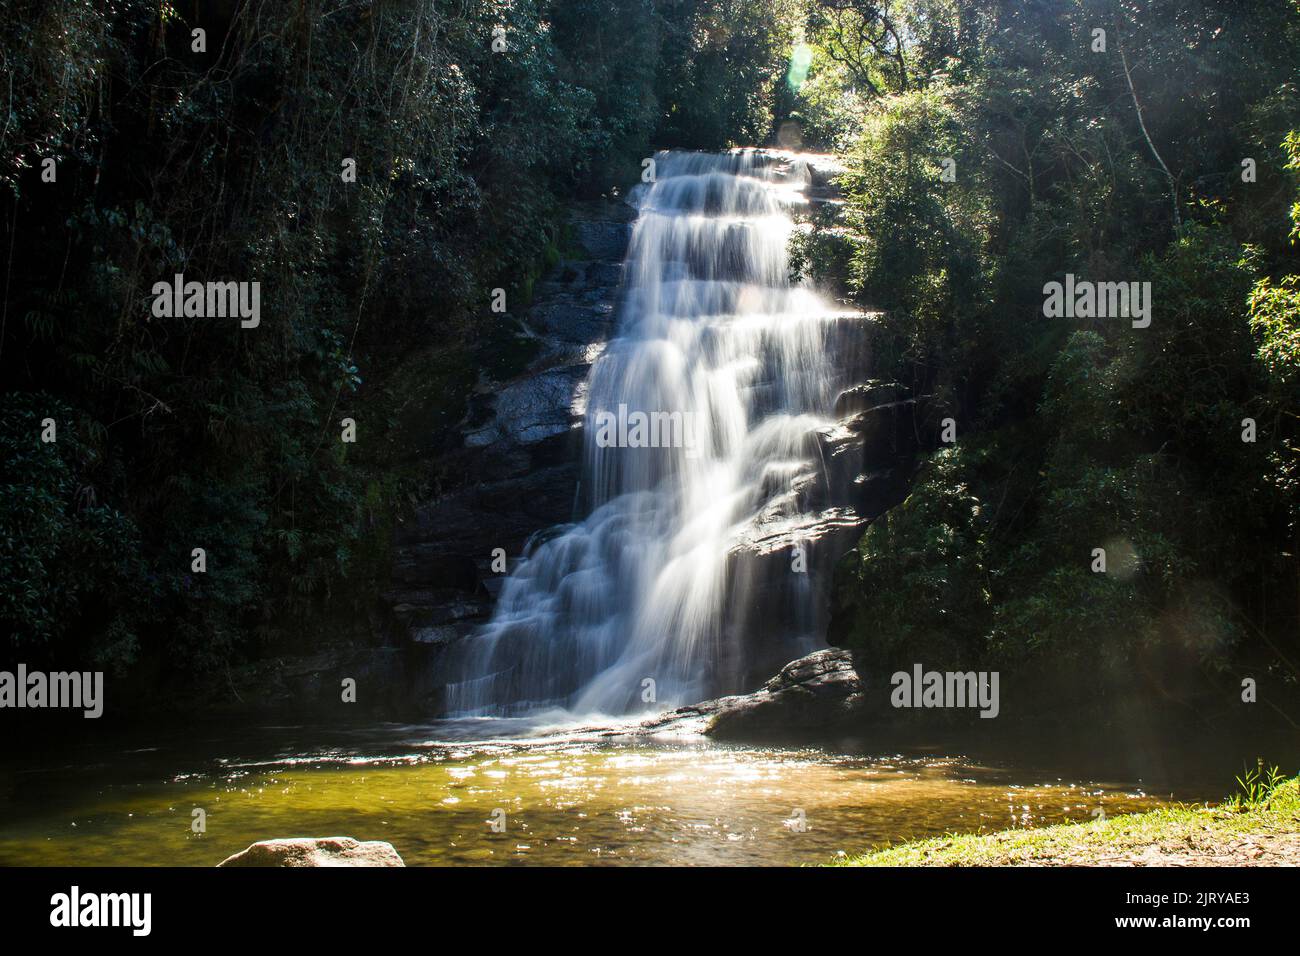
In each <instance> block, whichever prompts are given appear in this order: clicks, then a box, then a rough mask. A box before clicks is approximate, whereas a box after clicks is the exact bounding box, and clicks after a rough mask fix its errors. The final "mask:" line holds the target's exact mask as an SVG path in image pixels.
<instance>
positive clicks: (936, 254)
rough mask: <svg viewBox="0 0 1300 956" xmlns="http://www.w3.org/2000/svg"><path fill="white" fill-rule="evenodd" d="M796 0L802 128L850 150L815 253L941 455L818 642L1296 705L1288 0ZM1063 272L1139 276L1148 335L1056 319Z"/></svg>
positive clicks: (1106, 686) (1124, 326)
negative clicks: (808, 54) (835, 239)
mask: <svg viewBox="0 0 1300 956" xmlns="http://www.w3.org/2000/svg"><path fill="white" fill-rule="evenodd" d="M814 6H815V8H816V12H815V16H814V18H813V19H814V21H815V27H816V32H815V33H814V34H813V36H812V40H813V42H814V43H815V44H816V45H817V52H816V55H815V57H814V71H813V75H812V76H811V77H810V79H809V88H810V89H809V96H808V102H807V103H806V104H805V106H804V109H805V113H806V116H807V118H808V120H807V121H808V128H809V129H813V130H817V131H818V135H820V136H821V137H823V139H824V140H825V141H826V142H827V143H828V145H832V146H837V147H838V148H839V149H841V150H842V151H843V153H844V155H845V157H846V159H847V161H848V163H849V165H850V167H851V172H850V175H849V177H848V208H847V211H846V219H847V222H848V223H849V225H850V227H851V229H850V232H851V233H852V235H851V236H850V237H849V238H848V239H846V240H844V241H842V242H840V243H839V246H838V249H837V250H835V251H834V252H833V253H826V254H824V256H823V258H825V257H827V256H838V257H839V259H840V260H842V263H843V272H844V273H845V274H846V275H847V276H848V279H849V284H850V287H851V289H850V291H851V294H852V295H853V296H854V297H855V298H856V299H857V300H858V301H860V302H861V303H862V304H863V305H867V306H872V307H876V308H880V309H883V310H884V315H883V317H882V319H881V322H880V336H879V348H880V361H881V362H882V368H883V369H884V370H886V371H890V370H892V372H893V374H895V375H896V376H897V377H898V379H899V380H900V381H901V382H903V383H905V384H907V385H909V386H910V387H911V388H912V391H913V394H914V395H916V396H918V397H920V398H921V399H922V401H921V407H923V408H924V409H925V415H926V416H927V423H928V427H929V429H930V434H931V435H932V436H934V437H933V439H932V440H933V444H932V446H931V447H932V448H933V449H935V450H934V451H933V453H932V454H931V455H930V456H929V458H928V460H927V461H925V462H924V464H923V466H922V469H921V471H920V473H919V474H918V477H917V481H916V484H915V487H914V488H913V490H912V492H911V495H910V497H909V498H908V499H907V501H906V502H905V503H904V504H903V505H902V506H901V507H899V508H897V509H895V510H894V511H892V512H891V513H889V514H888V515H886V516H885V517H884V518H882V519H881V520H880V521H879V522H877V523H876V524H874V525H873V526H872V527H871V528H870V529H869V530H868V532H867V534H866V535H865V537H864V538H863V539H862V542H861V544H860V547H859V548H858V550H857V551H855V552H854V553H853V554H852V555H851V556H850V557H849V558H847V559H846V561H845V562H844V563H843V564H842V566H841V568H840V573H839V579H838V588H837V600H838V602H839V608H838V611H839V613H838V617H837V621H836V634H835V637H836V639H837V640H839V641H841V642H844V643H848V644H851V645H854V646H857V647H859V648H862V649H863V650H864V651H866V652H868V653H869V654H871V655H874V656H875V657H876V659H878V660H881V661H888V662H911V661H916V660H920V661H924V662H926V664H927V665H931V664H933V665H934V666H942V665H944V664H954V665H955V664H966V665H969V664H973V663H974V662H976V661H980V662H984V663H986V664H989V663H991V664H993V665H1001V666H1003V667H1005V668H1007V670H1008V673H1009V675H1010V676H1011V677H1012V678H1013V679H1014V678H1015V677H1016V676H1020V677H1023V678H1025V679H1026V681H1027V682H1028V679H1029V678H1030V677H1032V678H1033V679H1034V680H1036V681H1037V686H1039V687H1040V688H1043V689H1044V691H1045V693H1046V694H1049V695H1053V697H1052V699H1053V700H1055V701H1059V700H1060V699H1061V698H1060V697H1059V696H1056V695H1059V694H1060V693H1061V692H1062V688H1063V686H1064V685H1069V687H1071V688H1073V690H1074V692H1075V693H1077V694H1078V695H1079V697H1080V698H1081V699H1083V700H1089V701H1092V700H1096V699H1098V697H1099V695H1103V696H1104V695H1105V694H1107V693H1108V692H1119V691H1120V690H1127V689H1135V688H1138V687H1141V688H1142V689H1143V690H1144V692H1149V691H1152V690H1154V691H1155V692H1156V693H1158V694H1162V695H1165V696H1166V697H1167V698H1168V699H1170V700H1176V701H1182V702H1184V703H1186V702H1188V701H1190V700H1192V699H1193V698H1194V697H1195V695H1196V694H1197V693H1198V692H1200V691H1204V690H1205V689H1206V688H1207V687H1213V686H1215V685H1216V681H1218V680H1224V681H1226V682H1227V683H1228V684H1230V685H1232V686H1235V681H1237V680H1239V679H1240V677H1241V676H1243V675H1247V674H1249V675H1253V676H1255V677H1257V678H1259V679H1260V687H1261V690H1260V693H1261V699H1263V700H1265V701H1267V702H1269V703H1272V704H1274V705H1277V704H1279V703H1281V702H1282V701H1284V700H1287V701H1289V702H1290V709H1291V711H1292V716H1293V717H1295V716H1297V715H1296V714H1295V713H1294V711H1295V708H1294V701H1295V698H1296V695H1297V689H1298V688H1297V680H1298V679H1300V673H1298V672H1297V669H1296V668H1297V665H1298V664H1300V591H1298V584H1300V494H1298V492H1300V487H1297V478H1300V451H1297V447H1298V446H1300V427H1298V426H1300V420H1298V419H1297V409H1300V364H1298V363H1300V351H1298V349H1297V343H1298V342H1300V296H1298V293H1300V286H1298V285H1297V283H1300V255H1297V251H1298V250H1297V246H1296V240H1297V232H1296V229H1297V227H1298V226H1300V214H1298V213H1300V211H1298V209H1297V207H1296V205H1295V203H1296V201H1297V198H1300V141H1298V136H1300V134H1298V133H1297V129H1298V128H1300V88H1298V87H1297V85H1296V84H1297V79H1298V77H1297V73H1296V65H1297V63H1300V10H1298V9H1297V5H1296V4H1295V3H1294V2H1293V0H1273V2H1260V3H1252V4H1231V3H1216V2H1208V0H1202V2H1195V3H1187V2H1182V0H1178V2H1174V0H1119V2H1112V0H1053V2H1051V3H1046V2H1044V3H1037V2H1011V0H1006V2H1000V3H992V4H990V3H984V2H967V0H913V2H896V3H886V4H876V3H870V4H868V3H854V2H839V0H825V2H820V3H817V4H815V5H814ZM1097 30H1104V31H1105V35H1104V48H1102V47H1101V46H1100V45H1099V43H1098V40H1099V35H1098V34H1097V33H1096V32H1095V31H1097ZM900 37H901V38H903V39H902V40H901V41H900V39H899V38H900ZM819 68H820V72H818V69H819ZM946 160H951V161H952V162H951V163H945V161H946ZM1246 160H1251V162H1250V163H1246V162H1245V161H1246ZM1248 167H1249V168H1248ZM945 169H946V170H947V172H948V173H949V175H948V176H947V177H945V176H944V172H945ZM823 268H826V267H825V265H824V264H823ZM1067 273H1070V274H1073V275H1074V276H1075V277H1077V278H1078V279H1080V280H1090V281H1099V282H1105V281H1124V282H1149V283H1150V284H1151V302H1152V309H1151V322H1150V325H1149V327H1145V328H1135V327H1133V323H1132V322H1130V321H1129V320H1128V319H1125V318H1048V317H1046V316H1045V313H1044V298H1045V297H1044V293H1045V289H1044V286H1045V284H1046V283H1048V282H1051V281H1058V282H1059V281H1062V280H1063V279H1064V277H1065V275H1066V274H1067ZM946 417H952V418H954V419H955V421H956V423H957V440H956V441H955V442H953V443H950V444H945V443H943V442H942V441H941V440H940V439H939V438H938V432H939V424H938V423H939V421H940V420H941V419H942V418H946ZM1251 423H1253V424H1251ZM1248 439H1253V440H1248ZM1094 549H1103V550H1104V552H1105V557H1106V567H1105V571H1104V572H1103V571H1101V570H1100V569H1099V565H1097V564H1096V558H1095V556H1094ZM1216 675H1219V676H1216ZM1004 679H1005V678H1004ZM1219 686H1221V687H1222V686H1223V685H1222V684H1219ZM1220 699H1221V700H1223V701H1230V700H1235V699H1236V698H1235V696H1224V697H1221V698H1220ZM1225 706H1226V704H1225ZM1283 709H1286V708H1285V706H1284V707H1283Z"/></svg>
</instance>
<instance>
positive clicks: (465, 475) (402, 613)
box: [386, 201, 635, 654]
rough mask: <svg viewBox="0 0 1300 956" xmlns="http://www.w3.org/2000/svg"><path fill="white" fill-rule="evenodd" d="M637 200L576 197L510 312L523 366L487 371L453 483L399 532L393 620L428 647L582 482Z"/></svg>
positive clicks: (563, 508) (448, 636)
mask: <svg viewBox="0 0 1300 956" xmlns="http://www.w3.org/2000/svg"><path fill="white" fill-rule="evenodd" d="M633 218H635V211H634V210H633V209H632V208H631V207H629V206H627V205H626V204H625V203H621V202H604V201H602V202H596V203H587V204H583V205H580V206H579V207H577V208H575V209H574V210H573V212H572V214H571V217H570V228H569V237H570V240H571V243H570V247H569V248H568V249H567V250H566V252H567V253H568V254H569V258H566V259H564V260H563V261H561V262H560V263H559V264H558V265H557V266H556V267H555V268H553V269H552V270H551V271H550V273H549V274H547V275H546V276H545V277H543V278H542V280H541V281H539V282H538V283H537V285H536V287H535V289H534V298H533V301H532V303H531V304H530V305H529V307H528V308H527V309H526V310H523V311H521V312H520V313H519V314H518V315H515V316H513V317H511V319H510V321H512V322H514V323H515V324H516V326H517V327H518V329H519V335H520V340H521V341H524V342H526V343H527V345H528V347H529V348H528V354H529V355H530V356H531V359H530V361H529V362H528V365H527V366H526V367H525V368H524V369H523V370H522V371H521V372H520V373H519V374H517V375H514V376H513V377H510V378H508V379H506V380H503V381H493V380H490V379H487V378H485V379H484V380H483V381H481V382H480V383H479V388H478V394H477V395H476V396H475V397H474V399H473V401H472V402H471V407H470V409H469V412H468V414H467V415H466V418H465V421H464V422H463V423H462V425H461V428H460V433H459V443H460V447H459V448H458V449H456V450H455V451H453V452H451V453H449V454H447V455H445V456H444V458H443V461H444V465H445V467H446V468H447V470H449V471H454V473H455V474H456V475H457V479H456V481H455V487H453V488H451V489H449V490H447V491H445V492H443V493H440V494H436V495H434V496H432V497H431V498H429V499H428V500H427V501H424V502H423V503H421V504H420V505H419V507H418V508H417V511H416V516H415V520H414V521H410V522H407V523H406V524H405V525H403V526H402V527H400V528H398V530H397V532H396V534H395V542H394V543H395V554H394V562H393V583H394V586H393V589H392V590H391V591H390V592H389V593H388V594H387V595H386V598H387V601H388V603H389V605H390V606H391V607H392V611H393V614H394V615H395V617H396V619H397V622H398V626H399V627H400V628H402V629H404V631H405V633H406V635H407V636H408V638H409V639H410V641H411V642H413V643H414V644H418V645H419V646H421V647H422V648H425V649H426V650H428V651H429V652H430V653H435V654H436V653H438V652H439V651H440V650H441V649H443V648H445V647H447V646H449V645H452V644H455V643H456V642H458V641H459V640H460V639H461V638H463V637H465V636H467V635H469V634H472V633H473V632H474V630H475V629H476V627H477V626H478V625H479V624H482V623H483V622H484V621H486V620H487V618H488V617H489V615H490V613H491V608H492V604H493V601H494V599H495V597H496V594H497V592H498V590H499V588H500V585H501V582H502V580H503V575H502V574H501V573H500V571H499V565H498V567H497V568H494V567H493V566H492V565H493V560H492V556H493V553H494V552H495V551H496V549H498V548H500V549H503V550H504V551H505V553H506V554H507V555H508V556H509V558H510V559H514V558H515V557H516V556H517V555H518V554H519V553H520V552H521V551H522V550H523V548H524V545H525V543H526V542H527V540H528V539H529V537H530V536H532V535H533V534H534V533H536V532H538V531H539V530H541V529H544V528H548V527H551V526H553V525H557V524H563V523H564V522H567V521H570V520H572V518H573V516H574V507H575V499H576V492H577V488H578V482H579V467H578V460H579V457H580V454H581V450H582V423H583V417H584V415H585V397H586V396H585V384H586V380H587V377H588V374H589V372H590V370H591V365H592V363H593V362H594V361H595V360H596V359H597V358H598V357H599V356H600V354H601V352H602V351H603V349H604V344H605V342H606V341H608V339H610V338H611V337H612V336H613V334H614V323H615V315H616V312H617V300H618V296H619V294H620V286H621V283H622V274H623V256H624V253H625V252H626V250H627V244H628V239H629V237H630V235H631V221H632V219H633Z"/></svg>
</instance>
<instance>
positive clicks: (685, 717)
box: [641, 648, 867, 742]
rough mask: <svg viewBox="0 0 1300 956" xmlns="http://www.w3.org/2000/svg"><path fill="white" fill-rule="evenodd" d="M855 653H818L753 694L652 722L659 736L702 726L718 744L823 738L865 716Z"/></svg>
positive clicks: (645, 728) (648, 726)
mask: <svg viewBox="0 0 1300 956" xmlns="http://www.w3.org/2000/svg"><path fill="white" fill-rule="evenodd" d="M858 667H859V662H858V661H857V659H856V658H855V657H854V656H853V654H852V653H850V652H849V651H846V650H842V649H839V648H827V649H826V650H821V651H815V652H814V653H812V654H809V655H807V656H806V657H801V658H799V659H798V660H795V661H791V662H790V663H789V664H786V665H785V667H783V668H781V670H780V672H779V673H778V674H777V675H776V676H775V677H773V678H772V679H771V680H769V681H768V682H767V683H766V684H764V685H763V686H762V687H761V688H759V689H758V690H756V691H755V692H754V693H752V694H741V695H736V696H732V697H720V698H718V699H717V700H707V701H704V702H703V703H700V704H694V705H692V706H690V707H682V708H680V709H678V710H675V711H672V712H670V713H668V714H664V715H663V716H661V717H657V718H654V719H652V720H649V721H647V722H646V723H645V724H643V725H642V727H641V732H643V733H649V734H655V733H661V732H665V731H671V730H675V729H677V728H679V727H680V728H682V729H693V728H695V727H697V726H699V725H701V724H702V725H703V729H704V732H705V733H706V734H708V735H709V736H710V737H713V738H715V739H717V740H731V741H746V742H769V741H788V740H798V739H807V738H814V737H824V736H825V735H826V734H828V733H832V732H834V731H835V729H836V728H838V727H844V726H848V725H850V724H851V723H852V722H853V721H854V720H856V719H857V718H859V717H861V716H862V714H863V713H864V712H865V710H866V704H867V700H866V686H865V680H864V678H863V676H862V675H860V674H859V672H858Z"/></svg>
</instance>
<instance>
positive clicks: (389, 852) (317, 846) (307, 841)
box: [217, 837, 406, 866]
mask: <svg viewBox="0 0 1300 956" xmlns="http://www.w3.org/2000/svg"><path fill="white" fill-rule="evenodd" d="M217 866H406V864H405V863H403V862H402V858H401V857H400V856H398V854H397V851H396V850H395V849H393V845H392V844H391V843H385V842H383V841H382V840H370V841H367V842H365V843H362V842H361V841H359V840H354V839H352V837H292V838H290V839H284V840H261V841H259V842H257V843H254V844H253V845H252V846H250V847H249V848H248V849H247V850H242V851H240V852H239V853H236V854H235V855H234V856H228V857H226V858H225V859H224V860H222V861H221V862H220V863H218V864H217Z"/></svg>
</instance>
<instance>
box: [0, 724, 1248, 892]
mask: <svg viewBox="0 0 1300 956" xmlns="http://www.w3.org/2000/svg"><path fill="white" fill-rule="evenodd" d="M312 737H316V738H318V739H317V740H315V741H312V740H311V738H312ZM324 738H330V739H329V742H328V743H325V744H322V742H321V739H324ZM1221 790H1222V787H1220V788H1219V791H1221ZM1219 791H1214V790H1211V789H1208V788H1207V787H1204V786H1202V787H1197V786H1195V785H1190V786H1189V785H1183V786H1180V788H1179V790H1178V792H1170V791H1168V790H1165V791H1164V792H1148V789H1147V785H1146V784H1144V782H1143V781H1142V780H1137V779H1134V780H1116V779H1098V778H1094V777H1085V776H1077V777H1072V776H1062V775H1061V774H1060V772H1059V771H1056V770H1051V769H1044V766H1043V765H1042V764H1041V762H1040V763H1038V764H1037V765H1031V764H1029V763H1027V762H1022V761H1017V762H1007V761H995V762H983V761H979V760H976V759H973V758H970V757H965V756H960V755H935V754H912V755H906V754H886V753H875V754H872V753H864V752H856V753H848V752H845V753H840V752H835V751H828V750H816V749H791V748H774V747H744V746H725V745H720V744H714V743H710V742H707V741H704V740H703V739H701V738H698V737H691V736H686V737H683V738H681V739H675V740H661V741H649V740H644V739H640V740H636V739H630V738H627V737H610V736H609V735H608V734H607V733H606V734H601V733H592V732H589V731H575V730H573V729H572V728H570V729H567V730H556V729H555V728H548V729H546V730H545V731H542V730H539V729H538V728H537V727H536V726H530V725H527V724H526V723H524V722H520V721H501V720H497V721H492V720H478V721H454V722H451V721H449V722H442V723H439V724H434V725H428V726H420V727H410V726H401V727H395V726H387V727H381V728H375V729H372V730H368V731H366V732H364V733H360V734H357V733H350V734H347V735H346V736H344V735H341V733H339V732H326V731H321V730H313V731H308V730H306V729H304V728H265V729H263V730H262V731H261V732H259V733H246V734H243V735H241V736H240V738H239V739H238V740H232V739H228V738H223V737H222V735H221V734H220V733H215V734H212V733H210V734H209V735H208V736H207V737H206V738H203V739H194V738H193V736H190V737H185V738H176V739H173V740H171V741H170V742H169V743H167V744H164V745H160V746H150V747H144V748H139V747H123V748H116V749H114V748H104V747H102V746H101V747H97V748H96V749H95V750H94V751H87V752H86V753H85V754H84V755H83V756H82V757H80V758H78V757H76V756H75V755H74V756H71V757H69V756H67V755H65V756H63V757H60V758H56V759H52V760H50V761H49V762H47V763H45V764H42V763H41V762H39V761H36V762H33V761H32V760H30V759H28V760H24V761H23V762H22V764H21V765H15V766H9V767H6V768H4V769H3V770H0V864H6V865H64V864H66V865H153V864H171V865H187V866H211V865H213V864H215V863H217V862H219V861H220V860H222V859H223V858H224V857H226V856H228V855H229V854H231V853H234V852H237V851H239V850H242V849H243V848H244V847H246V846H247V845H248V844H250V843H252V842H254V841H256V840H261V839H267V838H270V837H286V836H331V835H347V836H353V837H356V838H357V839H361V840H387V841H389V842H390V843H392V844H393V845H394V846H395V847H396V848H397V850H398V852H399V853H401V855H402V857H403V858H404V859H405V860H406V862H407V864H408V865H448V864H461V865H464V864H469V865H502V864H504V865H521V864H549V865H581V864H641V865H656V864H677V865H714V864H763V865H770V864H802V863H821V862H825V861H828V860H830V859H832V858H834V856H835V855H836V854H837V853H839V852H848V853H855V852H860V851H862V850H864V849H867V848H869V847H871V846H878V845H883V844H887V843H893V842H897V841H901V840H908V839H914V838H918V837H926V836H933V835H937V834H943V833H946V832H952V831H962V832H970V831H978V830H1000V829H1005V828H1008V827H1034V826H1043V825H1047V824H1052V823H1059V822H1063V821H1067V820H1088V819H1090V817H1092V816H1095V815H1096V814H1097V811H1098V809H1099V808H1101V809H1103V810H1104V812H1105V813H1106V815H1107V816H1113V815H1115V814H1120V813H1129V812H1136V811H1141V810H1147V809H1150V808H1152V807H1155V806H1159V805H1162V804H1164V803H1167V802H1170V801H1171V800H1172V799H1174V798H1177V799H1184V800H1193V799H1210V798H1217V797H1220V796H1222V795H1223V794H1222V792H1219ZM196 807H198V808H203V810H204V811H205V812H206V815H207V817H206V822H207V831H206V833H203V834H195V833H193V832H192V829H191V821H192V812H193V810H194V809H195V808H196ZM497 811H502V812H503V813H504V824H505V829H504V832H493V828H492V826H491V825H490V822H491V821H493V820H494V819H495V820H498V821H499V820H501V819H502V813H498V812H497Z"/></svg>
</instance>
